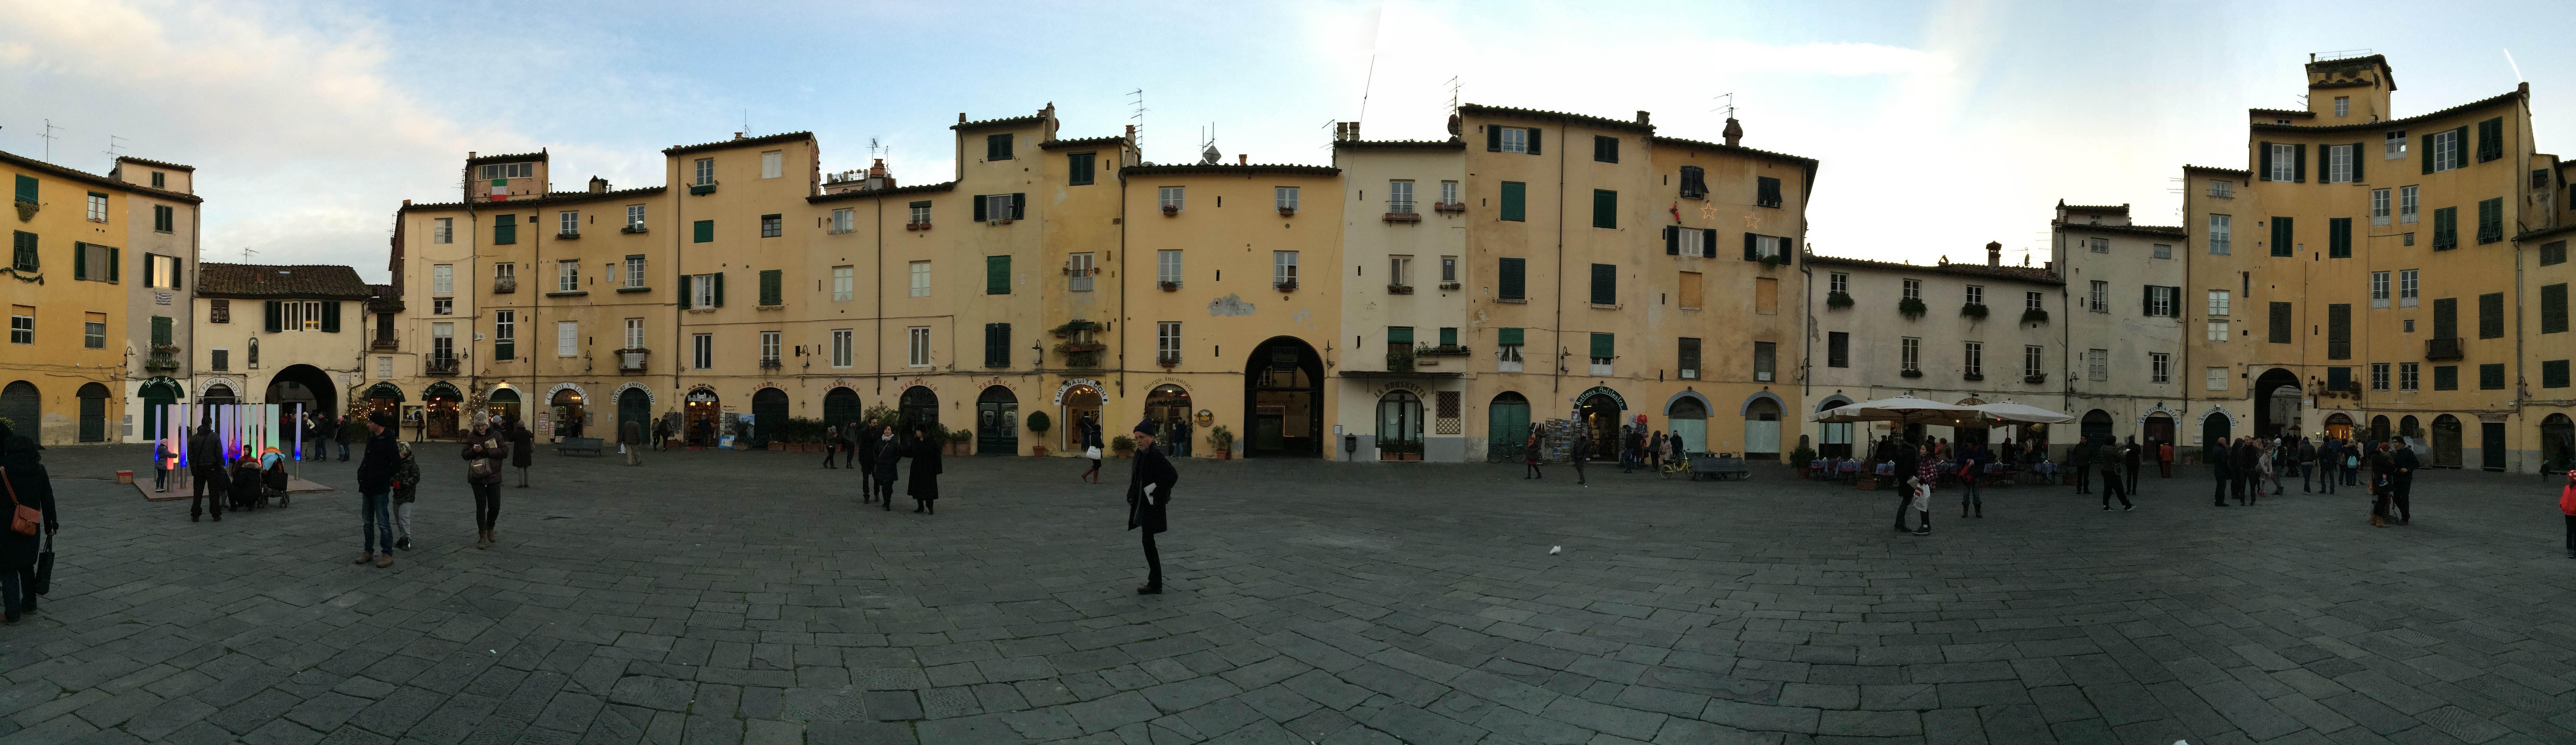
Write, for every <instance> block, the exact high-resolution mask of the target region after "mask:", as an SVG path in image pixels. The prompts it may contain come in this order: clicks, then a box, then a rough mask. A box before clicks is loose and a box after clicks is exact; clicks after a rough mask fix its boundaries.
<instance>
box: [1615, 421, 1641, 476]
mask: <svg viewBox="0 0 2576 745" xmlns="http://www.w3.org/2000/svg"><path fill="white" fill-rule="evenodd" d="M1645 450H1646V435H1645V433H1644V432H1640V431H1638V430H1637V429H1636V428H1635V427H1620V428H1619V472H1620V473H1634V472H1635V471H1636V468H1637V458H1638V457H1639V456H1641V455H1644V454H1645Z"/></svg>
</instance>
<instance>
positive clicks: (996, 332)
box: [984, 323, 1011, 367]
mask: <svg viewBox="0 0 2576 745" xmlns="http://www.w3.org/2000/svg"><path fill="white" fill-rule="evenodd" d="M984 366H985V367H1009V366H1011V325H1010V324H1007V323H987V324H984Z"/></svg>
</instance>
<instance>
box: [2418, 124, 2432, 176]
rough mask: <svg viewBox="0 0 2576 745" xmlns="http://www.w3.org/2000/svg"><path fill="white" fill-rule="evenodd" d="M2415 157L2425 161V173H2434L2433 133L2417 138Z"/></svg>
mask: <svg viewBox="0 0 2576 745" xmlns="http://www.w3.org/2000/svg"><path fill="white" fill-rule="evenodd" d="M2415 156H2416V158H2418V159H2420V160H2422V161H2424V172H2425V173H2432V172H2433V135H2432V133H2430V132H2427V133H2424V134H2422V135H2418V136H2417V137H2416V138H2415Z"/></svg>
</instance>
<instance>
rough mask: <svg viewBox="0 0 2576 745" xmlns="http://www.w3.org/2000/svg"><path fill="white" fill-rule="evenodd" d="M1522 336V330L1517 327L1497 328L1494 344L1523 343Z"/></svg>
mask: <svg viewBox="0 0 2576 745" xmlns="http://www.w3.org/2000/svg"><path fill="white" fill-rule="evenodd" d="M1521 336H1522V334H1521V330H1520V329H1517V328H1504V329H1495V330H1494V344H1495V345H1497V346H1505V347H1513V346H1519V345H1520V344H1521Z"/></svg>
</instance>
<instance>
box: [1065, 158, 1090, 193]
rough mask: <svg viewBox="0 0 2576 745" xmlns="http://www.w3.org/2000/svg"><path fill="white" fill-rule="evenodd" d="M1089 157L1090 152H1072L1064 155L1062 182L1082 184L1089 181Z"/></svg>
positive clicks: (1072, 184) (1074, 184) (1073, 184)
mask: <svg viewBox="0 0 2576 745" xmlns="http://www.w3.org/2000/svg"><path fill="white" fill-rule="evenodd" d="M1091 157H1092V156H1091V153H1074V154H1072V155H1067V156H1064V159H1065V169H1064V171H1065V177H1064V182H1065V183H1066V184H1067V185H1071V186H1084V185H1088V184H1090V183H1091Z"/></svg>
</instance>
